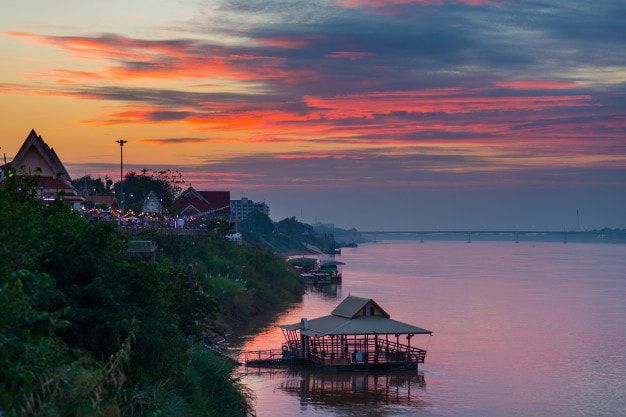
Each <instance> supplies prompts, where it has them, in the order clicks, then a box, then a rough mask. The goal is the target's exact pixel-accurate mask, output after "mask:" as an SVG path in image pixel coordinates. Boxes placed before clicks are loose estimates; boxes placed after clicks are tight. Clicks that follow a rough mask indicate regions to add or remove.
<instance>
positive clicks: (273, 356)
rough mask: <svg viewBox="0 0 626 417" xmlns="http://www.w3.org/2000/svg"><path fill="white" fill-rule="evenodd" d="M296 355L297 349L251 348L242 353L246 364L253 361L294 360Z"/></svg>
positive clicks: (277, 361)
mask: <svg viewBox="0 0 626 417" xmlns="http://www.w3.org/2000/svg"><path fill="white" fill-rule="evenodd" d="M297 357H298V353H297V351H293V350H283V349H266V350H251V351H246V352H243V353H242V359H243V362H244V363H246V364H247V363H255V362H257V363H258V362H267V363H271V362H276V363H279V362H289V361H293V360H296V359H297Z"/></svg>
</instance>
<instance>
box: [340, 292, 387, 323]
mask: <svg viewBox="0 0 626 417" xmlns="http://www.w3.org/2000/svg"><path fill="white" fill-rule="evenodd" d="M368 304H371V305H373V306H375V307H377V308H378V309H379V310H380V311H381V312H382V314H381V315H382V316H384V317H386V318H389V317H390V316H389V313H387V312H386V311H385V310H383V309H382V308H381V307H380V306H379V305H378V304H376V302H375V301H374V300H372V299H371V298H361V297H355V296H353V295H349V296H347V297H346V298H345V299H344V300H343V301H342V302H341V303H340V304H339V305H338V306H337V307H335V309H334V310H333V311H332V313H331V314H332V315H333V316H338V317H344V318H346V319H353V318H354V317H355V316H356V315H357V314H359V312H360V311H361V310H363V307H365V306H367V305H368Z"/></svg>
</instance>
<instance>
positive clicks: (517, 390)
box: [243, 242, 626, 416]
mask: <svg viewBox="0 0 626 417" xmlns="http://www.w3.org/2000/svg"><path fill="white" fill-rule="evenodd" d="M341 260H342V261H343V262H346V264H347V265H346V266H345V267H344V269H343V272H344V281H343V285H342V286H341V288H339V289H338V290H337V294H338V295H337V297H333V296H332V295H331V296H329V295H328V294H323V293H321V292H317V291H310V292H309V293H307V295H306V296H305V297H304V300H303V302H302V303H301V304H298V305H294V306H293V307H292V308H290V309H289V310H288V311H286V312H285V313H284V314H282V315H280V316H279V317H278V318H277V320H276V322H275V324H284V323H293V322H297V321H299V320H300V318H302V317H309V318H313V317H318V316H321V315H325V314H328V313H329V312H330V311H331V310H332V309H333V308H334V307H335V306H336V305H337V304H338V303H339V301H340V300H341V299H343V297H345V296H347V295H348V294H349V293H351V294H353V295H359V296H365V297H371V298H374V299H375V300H376V301H377V302H378V303H379V304H381V305H382V306H383V308H385V309H386V310H387V311H388V312H389V313H390V314H391V317H392V318H394V319H398V320H401V321H406V322H409V323H412V324H415V325H417V326H420V327H424V328H428V329H431V330H433V331H434V336H433V337H432V338H431V337H428V336H417V337H415V339H414V341H415V345H417V346H420V347H423V348H426V349H427V350H428V356H427V358H426V364H425V365H424V366H423V367H422V368H421V369H422V370H423V372H424V385H423V386H422V387H419V386H418V385H419V384H418V385H416V387H417V388H416V391H415V392H417V394H416V395H417V396H418V397H419V398H418V400H419V401H418V403H419V404H420V407H411V406H408V405H398V404H396V405H393V404H390V405H384V404H383V405H380V404H378V405H376V406H375V407H374V409H376V410H378V411H377V412H378V413H379V414H372V415H399V414H403V413H409V414H417V415H445V416H448V415H449V416H453V415H469V416H502V415H517V416H536V415H554V416H587V415H595V416H603V415H606V416H612V415H624V414H626V413H625V411H626V398H625V397H626V396H625V394H624V393H625V392H626V382H625V381H626V352H625V348H624V346H626V331H625V330H626V327H625V325H624V323H626V246H625V245H600V244H567V245H564V244H560V243H536V244H533V243H520V244H517V245H516V244H514V243H509V242H477V243H472V244H467V243H461V242H427V243H424V244H420V243H417V242H384V243H379V244H375V245H373V244H372V245H363V246H361V247H359V248H357V249H348V250H345V251H344V254H343V255H342V257H341ZM282 342H283V337H282V334H281V332H280V329H278V328H276V327H273V326H270V327H268V328H266V329H264V330H263V331H262V332H261V333H259V334H258V335H256V336H255V337H252V338H250V339H248V340H247V341H246V342H245V344H244V346H243V349H244V350H256V349H270V348H273V349H275V348H280V346H281V344H282ZM290 378H292V379H293V378H294V376H293V375H291V376H290ZM285 381H286V377H285V376H284V375H283V376H281V375H280V374H278V375H248V376H244V382H245V383H246V384H247V385H248V386H249V387H250V388H251V389H252V390H253V391H254V392H255V394H256V396H257V403H256V404H257V413H258V415H259V416H266V415H268V416H269V415H271V416H274V415H277V416H280V415H285V416H286V415H324V416H326V415H328V416H331V415H353V413H355V414H354V415H358V412H359V411H362V412H365V411H367V412H368V413H370V412H372V406H371V404H369V405H367V402H365V401H364V402H363V404H361V406H359V404H350V405H349V406H342V405H341V404H335V405H333V404H326V403H324V402H323V401H316V400H315V399H313V398H312V397H311V396H310V395H306V394H303V396H302V397H301V398H295V397H294V396H293V395H289V393H287V392H286V391H285V390H284V389H283V388H284V385H285ZM318 398H319V397H318Z"/></svg>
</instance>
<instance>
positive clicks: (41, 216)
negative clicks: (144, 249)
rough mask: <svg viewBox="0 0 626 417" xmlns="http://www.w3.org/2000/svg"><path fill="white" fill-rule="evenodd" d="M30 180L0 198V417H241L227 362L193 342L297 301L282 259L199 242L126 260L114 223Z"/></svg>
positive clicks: (167, 244) (173, 244)
mask: <svg viewBox="0 0 626 417" xmlns="http://www.w3.org/2000/svg"><path fill="white" fill-rule="evenodd" d="M27 185H28V184H26V185H24V184H12V183H11V181H8V182H6V183H5V185H4V187H3V188H1V189H0V415H2V414H4V415H7V416H107V417H108V416H111V417H114V416H154V417H156V416H242V415H245V414H246V412H247V411H248V404H247V401H246V398H245V394H244V391H243V389H242V387H240V386H239V385H238V382H237V380H236V379H235V378H233V377H232V376H231V371H232V369H231V365H229V364H228V363H227V362H226V361H224V360H223V359H221V358H219V357H217V356H215V355H214V354H213V353H212V352H210V351H209V350H207V349H206V348H205V347H204V346H203V344H202V343H201V342H200V341H201V340H202V338H203V336H205V334H206V332H207V331H209V330H211V329H212V328H214V327H221V328H224V329H226V328H228V326H227V325H225V324H224V321H225V318H229V317H234V318H236V319H237V322H241V323H243V322H245V321H246V320H248V319H250V318H251V317H253V316H255V315H256V314H258V313H260V312H264V311H266V310H271V309H276V308H277V307H276V306H277V305H280V304H281V302H284V301H285V300H289V299H292V300H295V299H297V298H298V297H299V296H300V294H301V287H300V283H299V282H298V279H297V277H296V276H295V275H294V274H293V273H292V272H291V271H290V270H289V269H288V268H287V267H286V266H285V264H284V263H283V262H282V261H281V260H280V259H277V258H276V257H275V256H274V255H272V254H271V253H269V252H266V251H260V250H256V249H251V248H247V247H240V246H236V245H234V244H232V243H230V242H226V241H221V240H217V239H213V238H210V237H206V238H195V239H190V240H184V239H179V238H174V237H159V238H158V240H159V242H158V244H159V247H160V249H159V254H158V256H157V261H156V262H153V263H148V262H145V261H142V260H140V259H136V258H129V257H128V256H127V255H126V249H127V247H128V239H127V237H126V236H124V235H123V234H122V233H120V232H119V231H118V230H117V229H116V228H115V226H114V225H112V224H87V223H86V222H84V221H83V220H82V219H81V218H80V216H79V215H78V214H77V213H74V212H71V211H70V210H68V209H67V208H65V207H64V206H63V205H62V204H61V202H55V203H53V204H51V205H44V204H43V203H41V202H40V201H38V200H36V199H34V198H33V195H32V192H29V191H28V190H29V188H28V186H27Z"/></svg>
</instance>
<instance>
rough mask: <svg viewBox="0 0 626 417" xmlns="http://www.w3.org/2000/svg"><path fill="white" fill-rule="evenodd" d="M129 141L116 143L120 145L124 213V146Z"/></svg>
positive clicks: (121, 200)
mask: <svg viewBox="0 0 626 417" xmlns="http://www.w3.org/2000/svg"><path fill="white" fill-rule="evenodd" d="M126 142H128V141H127V140H124V139H120V140H116V141H115V143H119V144H120V207H122V211H124V144H125V143H126Z"/></svg>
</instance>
